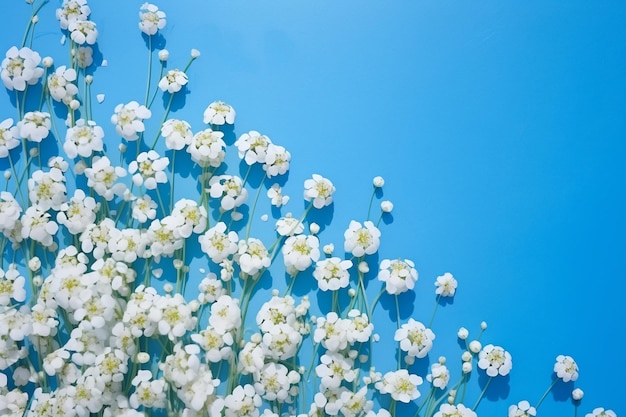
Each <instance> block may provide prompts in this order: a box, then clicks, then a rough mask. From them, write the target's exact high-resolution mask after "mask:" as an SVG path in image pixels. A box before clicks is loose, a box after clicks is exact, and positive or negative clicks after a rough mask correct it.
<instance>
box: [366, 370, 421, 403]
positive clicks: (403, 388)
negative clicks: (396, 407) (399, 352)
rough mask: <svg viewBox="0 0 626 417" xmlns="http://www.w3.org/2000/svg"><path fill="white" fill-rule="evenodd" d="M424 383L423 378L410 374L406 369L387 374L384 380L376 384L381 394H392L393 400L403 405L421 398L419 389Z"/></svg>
mask: <svg viewBox="0 0 626 417" xmlns="http://www.w3.org/2000/svg"><path fill="white" fill-rule="evenodd" d="M422 382H423V380H422V378H421V377H419V376H418V375H415V374H409V371H407V370H406V369H400V370H398V371H392V372H387V373H386V374H385V375H384V376H383V379H382V380H380V381H378V382H377V383H376V389H377V390H378V391H380V393H381V394H390V395H391V398H393V399H394V400H396V401H400V402H403V403H408V402H411V401H412V400H414V399H416V398H419V396H420V392H419V391H418V389H417V387H418V386H419V385H421V384H422Z"/></svg>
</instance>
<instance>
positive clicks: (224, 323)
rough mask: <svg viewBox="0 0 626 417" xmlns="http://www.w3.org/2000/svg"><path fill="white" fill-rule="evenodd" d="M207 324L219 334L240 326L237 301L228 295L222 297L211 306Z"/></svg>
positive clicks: (239, 311)
mask: <svg viewBox="0 0 626 417" xmlns="http://www.w3.org/2000/svg"><path fill="white" fill-rule="evenodd" d="M209 324H210V325H211V326H213V328H215V330H216V331H217V332H218V333H219V334H225V333H228V332H230V331H231V330H234V329H237V328H238V327H239V326H241V310H240V308H239V300H236V299H233V298H232V297H231V296H229V295H222V296H221V297H220V298H218V299H217V300H216V301H215V302H214V303H213V304H211V315H210V316H209Z"/></svg>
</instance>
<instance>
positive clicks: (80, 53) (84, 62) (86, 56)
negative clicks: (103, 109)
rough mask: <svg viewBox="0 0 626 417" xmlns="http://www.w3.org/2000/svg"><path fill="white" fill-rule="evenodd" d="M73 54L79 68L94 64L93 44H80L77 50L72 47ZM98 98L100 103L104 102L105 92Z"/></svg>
mask: <svg viewBox="0 0 626 417" xmlns="http://www.w3.org/2000/svg"><path fill="white" fill-rule="evenodd" d="M72 55H73V56H74V58H75V59H76V63H77V64H78V67H79V68H87V67H88V66H90V65H91V64H93V48H92V47H91V46H79V47H78V49H77V50H76V49H72ZM103 66H104V63H103ZM96 98H97V99H98V102H99V103H102V102H103V101H104V94H98V95H97V96H96Z"/></svg>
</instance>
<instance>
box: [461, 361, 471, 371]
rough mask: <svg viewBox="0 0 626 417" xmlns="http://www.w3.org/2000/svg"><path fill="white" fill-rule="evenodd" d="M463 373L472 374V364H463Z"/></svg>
mask: <svg viewBox="0 0 626 417" xmlns="http://www.w3.org/2000/svg"><path fill="white" fill-rule="evenodd" d="M462 369H463V373H464V374H469V373H470V372H472V363H471V362H463V368H462Z"/></svg>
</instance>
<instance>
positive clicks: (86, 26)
mask: <svg viewBox="0 0 626 417" xmlns="http://www.w3.org/2000/svg"><path fill="white" fill-rule="evenodd" d="M67 29H68V30H69V32H70V38H71V39H72V40H73V41H74V42H75V43H76V44H77V45H84V44H88V45H93V44H95V43H96V41H97V40H98V29H96V24H95V23H94V22H92V21H90V20H74V21H73V22H70V24H69V26H68V27H67Z"/></svg>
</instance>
